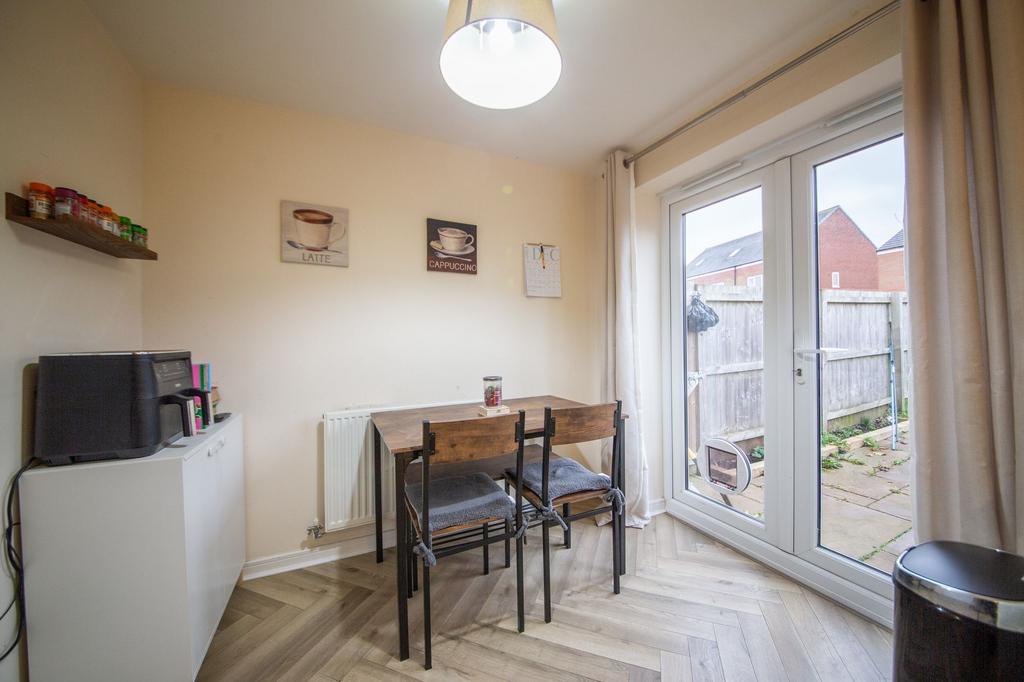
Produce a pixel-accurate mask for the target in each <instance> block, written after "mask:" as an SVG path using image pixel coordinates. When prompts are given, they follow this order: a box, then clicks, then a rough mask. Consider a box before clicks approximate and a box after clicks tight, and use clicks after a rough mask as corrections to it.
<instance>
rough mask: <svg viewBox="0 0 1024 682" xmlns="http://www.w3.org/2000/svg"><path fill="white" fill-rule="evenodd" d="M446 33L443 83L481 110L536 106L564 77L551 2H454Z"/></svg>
mask: <svg viewBox="0 0 1024 682" xmlns="http://www.w3.org/2000/svg"><path fill="white" fill-rule="evenodd" d="M444 35H445V43H444V47H442V48H441V75H442V76H444V81H445V83H447V84H448V87H450V88H451V89H452V90H453V91H454V92H455V94H456V95H458V96H459V97H461V98H462V99H464V100H466V101H468V102H472V103H473V104H476V105H478V106H481V107H486V108H488V109H515V108H517V107H525V106H526V105H527V104H533V103H534V102H536V101H537V100H539V99H541V98H542V97H544V95H546V94H548V93H549V92H551V89H552V88H554V87H555V84H556V83H557V82H558V78H559V76H561V74H562V55H561V54H559V52H558V33H557V31H556V29H555V10H554V7H553V6H552V4H551V0H450V2H449V4H448V20H447V22H446V23H445V32H444Z"/></svg>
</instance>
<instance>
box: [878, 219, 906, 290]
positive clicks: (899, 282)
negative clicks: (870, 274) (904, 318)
mask: <svg viewBox="0 0 1024 682" xmlns="http://www.w3.org/2000/svg"><path fill="white" fill-rule="evenodd" d="M903 246H904V244H903V230H900V231H899V232H897V233H896V234H894V235H893V236H891V237H889V241H887V242H885V243H884V244H882V245H881V246H879V247H878V288H879V290H881V291H906V290H907V277H906V269H905V266H904V265H903Z"/></svg>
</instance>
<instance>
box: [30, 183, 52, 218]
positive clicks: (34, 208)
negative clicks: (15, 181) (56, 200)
mask: <svg viewBox="0 0 1024 682" xmlns="http://www.w3.org/2000/svg"><path fill="white" fill-rule="evenodd" d="M28 214H29V216H30V217H32V218H41V219H43V220H45V219H47V218H52V217H53V188H52V187H50V186H49V185H44V184H43V183H41V182H30V183H28Z"/></svg>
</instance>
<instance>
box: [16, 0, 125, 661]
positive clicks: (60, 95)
mask: <svg viewBox="0 0 1024 682" xmlns="http://www.w3.org/2000/svg"><path fill="white" fill-rule="evenodd" d="M0 92H3V93H5V100H4V103H3V105H0V149H2V150H3V153H2V154H0V184H2V185H3V190H4V191H8V192H14V193H17V194H21V195H24V191H23V190H24V188H23V184H24V183H25V182H28V181H30V180H39V181H42V182H46V183H48V184H50V185H70V186H73V187H77V188H79V189H80V190H81V191H84V192H86V193H87V194H89V195H92V196H96V197H99V198H102V200H103V201H104V202H106V203H108V204H109V205H111V206H113V207H115V209H117V210H120V211H123V212H124V213H126V214H128V215H131V216H133V217H138V218H139V219H142V218H144V217H145V216H144V215H143V214H142V151H143V150H142V89H141V83H140V81H139V78H138V77H137V76H136V74H135V73H134V72H133V71H132V69H131V68H130V67H129V66H128V64H127V62H126V61H125V60H124V58H123V57H122V56H121V55H120V53H119V52H118V51H117V49H116V48H115V46H114V44H113V42H112V41H111V40H110V38H109V37H108V36H107V35H106V34H105V33H104V31H103V29H102V28H101V27H100V25H99V23H98V22H97V21H96V20H95V19H94V18H93V16H92V15H91V14H90V13H89V11H88V10H87V9H86V8H85V6H84V5H83V4H82V3H80V2H76V1H73V0H72V1H70V2H68V1H59V0H54V1H51V0H35V1H33V2H4V3H0ZM141 267H143V266H141V265H140V264H139V263H137V262H131V261H123V260H118V259H116V258H112V257H111V256H107V255H105V254H102V253H98V252H96V251H91V250H89V249H86V248H84V247H82V246H78V245H77V244H72V243H71V242H67V241H64V240H61V239H58V238H56V237H51V236H49V235H46V234H43V233H41V232H36V231H34V230H31V229H29V228H26V227H23V226H21V225H18V224H16V223H10V222H7V221H4V223H3V226H2V227H0V369H2V377H0V478H2V480H3V481H5V482H6V481H8V480H9V479H10V476H11V475H12V474H13V473H14V471H15V470H16V469H17V468H18V467H19V466H20V465H21V462H22V448H23V447H24V444H23V442H22V372H23V369H24V367H25V366H26V365H27V364H29V363H31V362H34V361H35V359H36V358H37V357H38V356H39V355H40V354H44V353H52V352H64V351H90V350H110V349H123V348H136V347H138V346H139V345H140V344H141V341H142V321H141V300H142V276H141ZM10 596H11V586H10V584H9V582H8V581H7V579H6V578H5V579H3V580H0V602H2V603H3V604H6V603H7V601H8V600H9V599H10ZM13 622H14V619H13V618H11V617H8V618H7V619H5V620H4V621H3V623H4V625H3V627H2V628H0V641H3V642H9V641H10V639H11V636H12V632H13V629H12V627H11V626H12V624H13ZM18 674H19V672H18V661H17V660H16V658H14V657H12V658H9V659H8V660H7V661H5V662H4V663H3V664H0V679H3V680H13V679H17V677H18Z"/></svg>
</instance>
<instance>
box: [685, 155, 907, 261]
mask: <svg viewBox="0 0 1024 682" xmlns="http://www.w3.org/2000/svg"><path fill="white" fill-rule="evenodd" d="M903 177H904V176H903V138H902V137H897V138H894V139H892V140H888V141H886V142H880V143H878V144H876V145H874V146H871V147H868V148H867V149H862V150H860V151H857V152H854V153H852V154H849V155H847V156H843V157H840V158H838V159H833V160H832V161H828V162H825V163H823V164H820V165H818V166H817V167H816V168H815V181H816V190H815V191H816V194H817V197H816V200H817V206H818V210H824V209H826V208H830V207H832V206H835V205H839V206H842V207H843V210H844V211H846V213H847V215H849V216H850V218H852V219H853V222H855V223H857V226H858V227H860V229H861V230H863V232H864V233H865V234H866V235H867V236H868V239H870V240H871V241H872V242H874V244H875V246H876V247H877V246H881V245H882V244H883V243H884V242H885V241H886V240H887V239H889V237H891V236H893V235H894V234H896V232H898V231H899V230H900V228H901V227H902V226H903V215H904V199H903ZM760 229H761V190H760V188H757V189H753V190H750V191H749V192H744V193H743V194H739V195H737V196H734V197H731V198H729V199H724V200H722V201H720V202H718V203H716V204H711V205H710V206H705V207H704V208H701V209H698V210H696V211H692V212H690V213H688V214H687V215H686V262H687V263H689V262H692V261H693V259H694V258H696V257H697V255H698V254H700V252H701V251H703V250H704V249H706V248H708V247H710V246H714V245H716V244H721V243H722V242H726V241H729V240H731V239H735V238H737V237H742V236H744V235H747V234H751V233H752V232H757V231H759V230H760Z"/></svg>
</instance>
